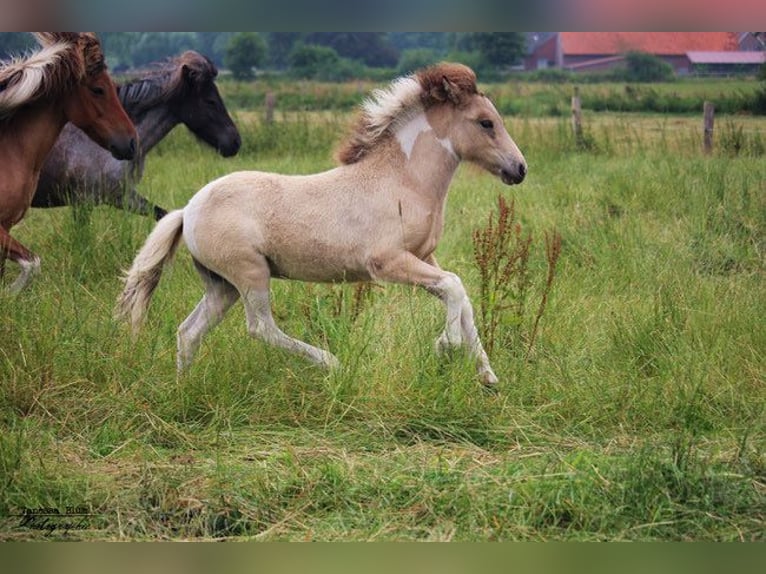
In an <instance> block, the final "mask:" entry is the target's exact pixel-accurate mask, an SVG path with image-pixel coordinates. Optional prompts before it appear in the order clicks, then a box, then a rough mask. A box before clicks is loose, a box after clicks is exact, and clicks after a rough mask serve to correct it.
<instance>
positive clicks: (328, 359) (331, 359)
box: [322, 353, 340, 371]
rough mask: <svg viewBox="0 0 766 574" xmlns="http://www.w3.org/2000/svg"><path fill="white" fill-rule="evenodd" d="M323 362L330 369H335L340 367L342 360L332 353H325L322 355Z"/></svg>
mask: <svg viewBox="0 0 766 574" xmlns="http://www.w3.org/2000/svg"><path fill="white" fill-rule="evenodd" d="M322 364H323V365H324V366H325V368H327V369H330V370H331V371H335V370H337V369H339V368H340V361H339V360H338V358H337V357H336V356H335V355H333V354H332V353H325V354H324V355H323V356H322Z"/></svg>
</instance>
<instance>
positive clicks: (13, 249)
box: [0, 226, 40, 294]
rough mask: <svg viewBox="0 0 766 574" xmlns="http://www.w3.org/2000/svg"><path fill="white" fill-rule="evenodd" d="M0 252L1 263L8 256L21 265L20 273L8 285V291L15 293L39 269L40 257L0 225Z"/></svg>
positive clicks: (25, 284) (24, 285)
mask: <svg viewBox="0 0 766 574" xmlns="http://www.w3.org/2000/svg"><path fill="white" fill-rule="evenodd" d="M0 254H1V255H0V259H2V260H3V265H4V264H5V261H4V260H5V258H8V259H10V260H11V261H15V262H16V263H18V264H19V265H20V266H21V273H20V274H19V276H18V277H17V278H16V281H14V282H13V283H12V284H11V286H10V287H9V291H10V292H11V293H12V294H16V293H18V292H19V291H21V290H22V289H23V288H24V287H26V286H27V283H29V280H30V279H31V278H32V276H33V275H34V274H36V273H37V272H38V271H39V270H40V258H39V257H38V256H37V255H35V254H34V253H32V252H31V251H30V250H29V249H27V248H26V247H24V246H23V245H22V244H21V243H19V242H18V241H16V240H15V239H14V238H13V237H11V234H10V233H8V231H6V229H5V228H4V227H2V226H0Z"/></svg>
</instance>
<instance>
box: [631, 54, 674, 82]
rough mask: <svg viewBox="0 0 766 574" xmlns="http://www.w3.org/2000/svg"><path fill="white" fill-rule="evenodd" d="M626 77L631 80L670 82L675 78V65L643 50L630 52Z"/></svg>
mask: <svg viewBox="0 0 766 574" xmlns="http://www.w3.org/2000/svg"><path fill="white" fill-rule="evenodd" d="M625 63H626V64H627V68H626V70H625V79H626V80H627V81H629V82H668V81H670V80H672V79H673V77H674V73H673V66H671V65H670V64H668V63H667V62H666V61H664V60H662V59H661V58H658V57H657V56H653V55H651V54H645V53H643V52H628V54H627V55H626V56H625Z"/></svg>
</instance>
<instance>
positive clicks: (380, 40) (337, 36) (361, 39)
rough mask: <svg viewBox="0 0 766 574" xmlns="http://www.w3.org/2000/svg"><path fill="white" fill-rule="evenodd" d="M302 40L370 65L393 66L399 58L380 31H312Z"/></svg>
mask: <svg viewBox="0 0 766 574" xmlns="http://www.w3.org/2000/svg"><path fill="white" fill-rule="evenodd" d="M304 42H305V43H306V44H318V45H320V46H329V47H330V48H332V49H333V50H335V51H336V52H337V53H338V55H340V56H343V57H344V58H350V59H352V60H361V61H362V62H364V63H365V64H367V65H368V66H372V67H386V66H390V67H393V66H396V62H397V61H398V60H399V53H398V52H397V50H396V48H394V47H393V45H391V43H390V42H389V40H388V38H387V37H386V35H385V34H384V33H381V32H313V33H311V34H309V35H308V36H306V37H305V38H304Z"/></svg>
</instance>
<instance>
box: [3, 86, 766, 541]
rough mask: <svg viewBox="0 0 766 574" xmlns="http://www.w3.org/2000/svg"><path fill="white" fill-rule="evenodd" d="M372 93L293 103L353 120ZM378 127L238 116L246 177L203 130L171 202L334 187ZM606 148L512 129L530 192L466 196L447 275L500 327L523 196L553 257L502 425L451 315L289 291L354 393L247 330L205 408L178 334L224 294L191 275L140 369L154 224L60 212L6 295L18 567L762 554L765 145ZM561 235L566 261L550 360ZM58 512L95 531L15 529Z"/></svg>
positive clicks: (234, 343) (505, 392)
mask: <svg viewBox="0 0 766 574" xmlns="http://www.w3.org/2000/svg"><path fill="white" fill-rule="evenodd" d="M369 87H370V86H368V85H357V84H350V85H337V86H336V85H332V86H325V85H312V84H295V85H289V86H285V85H283V84H280V89H283V90H285V91H286V92H290V93H304V92H305V93H307V94H310V93H316V94H323V93H324V91H326V90H329V91H331V90H339V91H342V92H343V93H344V94H345V95H344V97H348V98H349V100H350V101H352V102H354V103H358V101H359V99H360V97H361V95H362V94H363V93H365V92H366V91H367V89H368V88H369ZM258 89H260V90H265V89H267V88H263V87H260V86H259V87H258ZM591 89H593V90H599V89H604V87H602V86H597V85H594V86H583V87H582V94H583V96H585V94H586V91H588V90H591ZM657 89H658V90H660V89H661V90H665V89H668V90H679V91H681V90H700V91H705V92H706V93H708V92H707V91H708V90H709V91H710V92H709V93H716V90H738V89H743V90H744V89H746V86H743V87H742V88H740V87H739V84H738V83H723V82H721V83H718V82H714V83H699V84H697V83H688V84H687V83H683V84H681V83H679V84H678V85H675V84H674V85H672V86H668V87H665V86H662V87H658V88H657ZM559 90H560V92H559ZM506 91H507V97H509V98H510V97H511V96H510V95H511V94H514V97H521V98H522V99H523V98H525V97H530V98H534V97H539V98H542V99H545V100H547V101H550V102H554V101H560V100H561V99H562V98H563V99H564V101H563V102H559V103H558V104H556V105H561V106H562V109H564V110H568V107H567V106H568V98H569V96H570V95H571V93H570V91H568V88H567V87H566V86H561V87H559V86H554V87H551V86H545V85H541V84H540V85H538V84H534V85H522V86H502V87H501V86H487V92H488V93H490V94H491V95H494V94H496V93H500V97H501V98H502V97H506ZM224 92H225V97H226V98H229V97H230V98H232V99H233V101H235V102H240V100H242V101H244V98H245V97H247V98H253V101H254V102H257V101H258V100H257V97H256V96H254V95H252V94H250V93H249V88H248V87H247V86H245V85H234V84H232V85H228V84H226V83H224ZM538 94H539V95H538ZM288 96H289V94H288V93H284V94H281V93H277V102H289V101H290V100H289V97H288ZM258 97H260V96H258ZM290 97H292V96H290ZM322 97H324V96H322ZM328 97H333V96H332V95H330V96H328ZM237 98H240V100H238V99H237ZM227 101H228V100H227ZM248 101H250V100H248ZM352 105H353V104H351V105H350V106H348V107H345V108H338V109H333V110H323V111H305V110H301V109H298V108H299V106H296V107H295V108H294V109H284V108H280V107H279V104H278V107H277V114H276V120H275V122H274V123H273V124H270V125H265V124H264V123H263V113H264V112H263V108H262V100H261V101H260V103H256V104H253V105H246V106H245V105H240V104H239V103H237V105H235V106H234V110H233V111H234V115H235V116H236V119H237V121H238V123H239V125H240V126H241V129H242V136H243V148H242V151H241V153H240V154H239V155H238V156H237V157H235V158H231V159H222V158H220V157H218V156H217V155H215V154H214V153H213V152H212V151H210V150H208V149H206V148H203V147H202V146H201V145H200V144H198V143H196V142H195V141H194V140H193V138H192V137H191V136H189V135H188V134H187V133H186V132H185V131H183V130H181V129H178V130H176V131H175V132H173V133H172V134H171V136H170V137H169V138H168V139H167V140H166V141H164V142H163V143H162V144H161V145H160V146H159V148H158V149H157V150H156V151H155V152H154V153H153V154H152V155H151V156H150V158H149V161H148V164H147V168H146V175H145V178H144V181H143V183H142V185H141V190H142V193H144V194H145V195H146V196H148V197H150V198H151V199H152V200H154V201H156V202H157V203H159V204H161V205H163V206H164V207H168V208H172V207H181V206H183V205H184V204H185V202H186V201H187V200H188V198H189V197H191V195H193V194H194V192H195V191H196V190H197V189H198V188H199V187H201V186H202V185H203V184H204V183H206V182H207V181H209V180H210V179H212V178H214V177H217V176H219V175H222V174H224V173H227V172H229V171H234V170H237V169H262V170H273V171H281V172H286V173H287V172H289V173H310V172H313V171H318V170H322V169H325V168H328V167H330V166H332V165H333V161H332V158H331V150H332V147H333V145H334V144H335V143H336V142H337V141H338V139H339V138H340V137H342V134H343V133H344V132H345V130H346V127H347V125H348V123H349V120H350V117H351V116H350V108H351V107H352ZM509 105H511V104H509ZM514 105H515V104H514ZM286 107H289V106H286ZM308 107H311V106H308ZM316 107H317V108H321V106H319V105H317V106H316ZM567 113H568V112H567ZM584 119H585V127H586V141H585V142H584V143H583V142H581V143H580V144H579V145H578V143H577V142H576V141H574V139H573V137H572V135H571V133H570V127H569V123H568V118H567V115H566V113H565V114H564V115H563V116H561V115H558V116H556V115H549V114H544V113H543V114H530V115H529V116H528V115H525V114H519V115H514V116H512V117H508V118H507V125H508V127H509V131H510V133H511V134H512V136H513V137H514V138H515V140H516V141H517V142H518V144H519V146H520V147H521V148H522V150H523V151H524V153H525V155H526V157H527V160H528V163H529V169H530V172H529V176H528V178H527V180H526V181H525V182H524V183H523V184H522V185H521V186H519V187H513V188H508V187H505V186H503V185H502V183H501V182H499V181H498V180H496V179H494V178H493V177H492V176H490V175H489V174H487V173H484V172H482V171H481V170H479V169H477V168H474V167H470V166H463V167H461V168H460V170H459V171H458V174H457V176H456V178H455V180H454V182H453V185H452V188H451V193H450V198H449V202H448V211H447V224H446V230H445V234H444V238H443V241H442V244H441V245H440V247H439V250H438V251H437V257H438V259H439V262H440V264H441V265H442V266H443V267H445V268H447V269H449V270H452V271H454V272H456V273H457V274H458V275H460V276H461V278H462V279H463V282H464V283H465V285H466V288H467V290H468V293H469V295H470V296H471V297H472V300H473V302H474V306H475V307H476V308H478V307H479V305H480V301H479V300H478V293H479V290H480V289H479V288H480V277H479V272H478V268H477V265H476V262H475V259H474V252H473V244H472V240H471V237H472V233H473V232H474V230H476V229H479V228H481V227H483V226H485V225H486V223H487V220H488V217H489V216H490V214H494V215H493V217H496V205H497V197H498V195H501V194H502V195H503V196H504V197H506V198H508V199H509V200H511V199H512V200H513V201H514V202H515V210H516V215H517V220H518V222H519V223H520V225H521V226H522V227H521V228H522V230H523V231H524V232H525V233H527V232H528V233H531V234H532V247H531V257H530V263H529V274H530V275H529V280H530V291H529V293H528V295H527V296H528V297H529V305H528V306H527V310H526V312H525V313H524V314H523V315H522V317H521V318H520V319H515V318H512V317H505V319H504V322H501V325H500V327H499V330H498V334H497V335H496V342H495V345H494V348H493V350H492V353H491V359H492V363H493V366H494V368H495V370H496V372H497V374H498V376H499V377H500V379H501V382H500V387H499V392H498V393H497V394H495V395H490V394H487V393H484V392H483V391H482V390H481V389H480V387H479V384H478V383H477V381H476V379H475V375H474V370H473V366H472V365H471V364H470V361H467V360H465V359H464V358H462V357H459V356H457V357H453V358H452V359H451V360H448V361H446V362H445V361H440V360H439V359H438V358H437V357H436V356H435V355H434V354H433V352H432V343H433V339H434V338H435V337H436V336H437V335H438V333H439V331H440V328H441V327H442V323H443V321H444V312H443V308H442V306H441V304H440V303H439V302H438V301H436V300H435V299H433V298H432V297H430V296H429V295H428V294H426V293H424V292H421V291H417V290H413V289H410V288H405V287H401V286H380V287H378V286H375V287H374V288H372V289H370V290H368V291H364V292H361V291H359V290H357V288H356V287H354V286H328V285H310V284H301V283H289V282H279V281H277V282H275V285H274V301H273V307H274V315H275V318H276V320H277V321H278V323H279V324H280V326H281V327H282V328H283V329H284V330H285V331H286V332H288V333H290V334H292V335H294V336H297V337H299V338H302V339H304V340H307V341H309V342H311V343H312V344H316V345H321V346H325V347H327V348H329V349H331V350H332V351H333V352H334V353H335V354H336V355H337V356H338V357H339V359H340V360H341V362H342V363H343V365H344V366H343V368H342V369H341V370H339V371H338V372H336V373H333V374H327V373H325V372H323V371H321V370H319V369H317V368H315V367H313V366H312V365H310V364H308V363H306V362H305V361H303V360H302V359H300V358H298V357H296V356H293V355H289V354H287V353H284V352H282V351H279V350H275V349H272V348H269V347H267V346H265V345H264V344H262V343H260V342H257V341H253V340H251V339H250V338H249V337H248V336H247V333H246V329H245V322H244V313H243V311H242V308H241V306H237V307H235V308H234V309H233V310H232V311H231V312H230V314H229V315H228V316H227V318H226V320H225V321H224V322H223V323H222V324H221V325H220V326H219V327H218V328H217V330H215V331H214V332H213V333H212V334H211V335H210V337H209V338H208V339H207V340H206V341H205V342H204V343H203V346H202V349H201V350H200V354H199V357H198V360H197V362H196V364H195V366H194V367H193V369H192V370H191V372H190V373H189V374H188V376H186V377H184V378H182V379H180V380H179V379H177V378H176V374H175V365H174V355H175V329H176V327H177V325H178V323H179V322H180V321H181V320H182V319H183V318H184V317H185V316H186V315H187V314H188V313H189V311H190V310H191V308H192V307H193V306H194V304H195V303H196V301H197V300H198V299H199V297H200V296H201V293H202V290H201V287H200V284H199V282H198V280H197V278H196V273H195V272H194V270H193V266H192V265H191V261H190V258H189V256H188V253H187V252H186V251H185V250H184V249H183V248H182V249H181V250H180V253H179V256H178V258H177V260H176V262H175V264H174V266H173V267H172V268H171V269H169V270H168V271H166V275H165V276H164V277H163V281H162V282H161V284H160V287H159V288H158V290H157V293H156V295H155V298H154V301H153V303H152V307H151V308H150V314H149V320H148V323H147V326H146V328H145V330H144V332H143V333H142V335H141V336H140V337H139V338H138V339H137V340H136V341H135V342H133V341H132V340H131V338H130V336H129V334H128V332H127V330H126V329H125V328H124V326H122V325H118V324H116V323H115V322H114V321H113V320H112V318H111V315H112V308H113V305H114V301H115V298H116V296H117V294H118V293H119V290H120V282H119V279H118V277H119V275H120V272H121V270H122V269H124V268H126V267H127V266H128V265H129V264H130V262H131V260H132V258H133V256H134V255H135V253H136V251H137V249H138V248H139V247H140V245H141V244H142V242H143V241H144V239H145V237H146V235H147V234H148V233H149V231H150V230H151V228H152V226H153V224H152V222H151V221H149V220H147V219H144V218H141V217H138V216H134V215H131V214H126V213H122V212H118V211H116V210H113V209H110V208H104V207H97V208H93V209H92V210H90V212H89V214H87V215H89V217H90V225H89V226H87V227H84V228H83V227H80V226H79V225H78V224H76V223H75V218H74V217H73V214H72V211H71V209H69V208H67V209H55V210H33V211H32V212H31V213H30V215H29V216H28V218H27V219H26V220H25V221H24V222H23V223H22V224H21V225H19V226H18V227H17V228H15V232H14V234H15V235H16V236H17V237H18V238H19V239H20V240H21V241H23V242H24V243H25V244H27V245H28V246H29V247H30V248H32V249H33V250H34V251H35V252H37V253H38V254H40V255H41V257H42V261H43V263H42V273H41V275H40V276H39V277H38V278H37V280H36V281H35V282H34V283H33V285H32V286H31V288H30V289H28V290H27V291H25V292H23V293H21V294H20V295H19V296H17V297H11V296H9V295H8V294H7V293H5V292H2V291H0V306H2V309H3V311H2V320H1V321H0V483H2V485H3V487H2V489H0V539H3V540H27V539H44V538H53V539H78V540H126V539H131V540H136V539H137V540H164V539H171V540H180V539H202V540H214V539H255V540H594V541H595V540H763V539H764V532H766V524H765V521H766V504H765V503H764V500H766V496H765V495H766V452H765V451H764V446H765V445H766V425H765V424H764V422H765V421H766V417H765V416H764V414H765V413H764V406H765V405H766V386H765V384H764V382H765V381H766V356H765V355H764V353H765V352H766V327H765V326H764V325H766V321H765V319H766V280H765V279H766V161H764V141H763V135H762V134H764V133H766V119H764V118H753V117H748V116H731V115H721V116H719V117H718V118H717V124H716V142H715V143H716V147H715V152H714V154H713V155H712V156H710V157H705V156H703V155H702V153H701V121H702V120H701V114H700V117H694V116H689V115H662V114H618V113H596V112H592V111H588V110H587V109H586V111H585V114H584ZM553 230H556V231H557V232H558V233H559V234H560V235H561V238H562V252H561V256H560V259H559V261H558V265H557V268H556V275H555V280H554V282H553V288H552V291H551V293H550V299H549V301H548V306H547V308H546V309H545V312H544V314H543V316H542V318H541V319H540V324H539V333H538V335H537V337H536V339H535V340H534V341H533V344H532V345H531V348H530V347H529V345H530V339H529V333H530V331H531V327H532V323H533V321H534V319H535V311H536V309H537V303H538V301H539V296H540V293H541V290H542V288H543V285H544V283H545V273H546V257H545V253H544V239H543V238H544V235H545V233H546V232H548V233H550V232H552V231H553ZM16 273H17V270H16V269H15V268H14V266H13V264H10V263H9V264H8V269H7V272H6V277H5V278H4V279H3V284H4V285H7V284H8V283H9V282H10V281H11V280H12V279H13V278H14V277H15V275H16ZM39 508H48V509H60V510H61V511H62V512H64V511H65V510H66V509H67V508H73V509H83V510H84V511H85V513H86V514H88V516H86V517H84V518H83V521H82V523H81V526H82V527H81V528H73V529H71V530H69V531H68V532H64V530H63V528H61V527H59V528H54V529H52V530H51V531H48V530H44V529H34V528H30V527H29V526H23V525H22V520H23V519H22V518H21V517H19V516H15V515H16V514H19V513H23V511H24V509H39ZM56 520H60V519H56ZM59 524H60V523H59Z"/></svg>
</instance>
